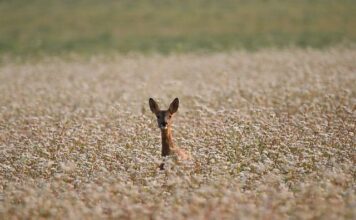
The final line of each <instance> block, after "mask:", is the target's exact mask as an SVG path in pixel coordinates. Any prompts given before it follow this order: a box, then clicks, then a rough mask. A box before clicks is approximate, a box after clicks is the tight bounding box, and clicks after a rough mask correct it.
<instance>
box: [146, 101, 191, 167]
mask: <svg viewBox="0 0 356 220" xmlns="http://www.w3.org/2000/svg"><path fill="white" fill-rule="evenodd" d="M149 105H150V109H151V111H152V112H153V113H154V114H155V115H156V117H157V123H158V127H159V128H160V129H161V138H162V156H163V157H166V156H170V155H175V156H176V157H177V159H178V160H188V159H190V155H189V154H188V153H187V152H186V151H185V150H183V149H180V148H178V147H176V146H175V145H174V143H173V134H172V118H173V117H172V116H173V115H174V113H176V112H177V110H178V107H179V99H178V98H176V99H174V100H173V102H172V103H171V104H170V106H169V108H168V110H164V111H161V110H160V109H159V107H158V104H157V103H156V102H155V101H154V100H153V99H152V98H150V100H149ZM160 169H161V170H163V169H164V163H162V164H161V165H160Z"/></svg>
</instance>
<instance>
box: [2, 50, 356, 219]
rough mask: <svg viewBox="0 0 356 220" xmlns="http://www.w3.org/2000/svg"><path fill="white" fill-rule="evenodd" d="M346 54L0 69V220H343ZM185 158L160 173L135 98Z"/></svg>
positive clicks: (347, 184)
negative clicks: (173, 111) (171, 110)
mask: <svg viewBox="0 0 356 220" xmlns="http://www.w3.org/2000/svg"><path fill="white" fill-rule="evenodd" d="M355 60H356V50H354V49H327V50H324V51H316V50H301V49H290V50H272V49H269V50H264V51H260V52H254V53H253V52H235V53H221V54H210V55H197V54H185V55H183V54H182V55H169V56H161V55H150V56H142V55H128V56H114V57H107V56H105V57H93V58H91V59H82V58H74V59H64V58H48V59H43V60H40V61H31V62H27V63H23V62H16V61H6V62H3V63H2V64H1V66H0V94H1V98H0V219H30V218H32V219H39V218H55V219H99V218H120V219H173V218H174V219H186V218H190V219H287V218H289V219H319V218H321V219H355V218H356V194H355V171H356V170H355V161H356V152H355V130H356V129H355V121H356V113H355V105H356V86H355V85H356V62H355ZM149 97H153V98H155V99H156V100H158V101H159V103H160V105H161V106H162V107H168V104H169V103H170V102H171V101H172V100H173V98H175V97H179V98H180V108H179V110H178V113H177V115H176V116H175V118H174V128H173V130H174V138H175V142H176V144H177V145H178V146H180V147H181V148H184V149H186V150H188V151H190V152H191V154H192V157H193V159H192V160H191V161H187V162H181V163H176V162H174V160H170V161H168V164H167V166H166V167H167V169H166V170H164V171H160V170H159V169H158V166H159V164H160V162H161V158H160V145H161V143H160V133H159V129H158V128H157V125H156V122H155V117H154V115H153V114H152V113H151V112H150V110H149V106H148V98H149Z"/></svg>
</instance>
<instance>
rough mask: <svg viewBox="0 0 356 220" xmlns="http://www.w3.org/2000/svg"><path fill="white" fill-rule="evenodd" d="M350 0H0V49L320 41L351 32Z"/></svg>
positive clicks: (175, 48) (345, 37) (154, 48)
mask: <svg viewBox="0 0 356 220" xmlns="http://www.w3.org/2000/svg"><path fill="white" fill-rule="evenodd" d="M355 11H356V4H355V1H350V0H339V1H335V0H326V1H324V0H323V1H321V0H314V1H309V0H301V1H292V0H287V1H280V0H268V1H266V0H250V1H247V0H237V1H233V0H221V1H209V0H204V1H203V0H191V1H156V0H139V1H128V0H123V1H113V0H105V1H97V0H89V1H84V0H78V1H45V0H37V1H31V3H29V2H27V1H22V0H15V1H0V14H1V18H0V53H2V54H4V53H11V54H18V55H24V54H27V55H33V54H40V53H45V54H60V53H67V52H77V53H84V54H88V53H89V54H92V53H95V52H106V53H107V52H122V53H126V52H130V51H137V52H160V53H170V52H189V51H223V50H235V49H259V48H265V47H288V46H298V47H316V48H322V47H328V46H331V45H335V44H340V43H343V42H351V43H353V42H354V41H355V40H356V30H355V28H354V27H355V26H356V15H355V14H356V13H354V12H355Z"/></svg>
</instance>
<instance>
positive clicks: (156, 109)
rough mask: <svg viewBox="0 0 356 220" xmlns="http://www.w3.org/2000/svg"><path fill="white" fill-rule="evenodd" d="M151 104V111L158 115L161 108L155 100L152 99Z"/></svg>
mask: <svg viewBox="0 0 356 220" xmlns="http://www.w3.org/2000/svg"><path fill="white" fill-rule="evenodd" d="M149 104H150V109H151V111H152V112H153V113H155V114H156V113H157V112H158V111H159V107H158V105H157V103H156V101H155V100H153V98H150V100H149Z"/></svg>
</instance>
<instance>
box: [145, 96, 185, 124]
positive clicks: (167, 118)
mask: <svg viewBox="0 0 356 220" xmlns="http://www.w3.org/2000/svg"><path fill="white" fill-rule="evenodd" d="M149 104H150V109H151V111H152V112H153V113H154V114H155V115H156V117H157V124H158V127H159V128H160V129H161V130H166V129H168V128H169V127H171V125H172V116H173V114H174V113H176V112H177V110H178V107H179V99H178V98H175V99H174V100H173V102H172V103H171V104H170V106H169V108H168V110H164V111H161V110H160V108H159V106H158V104H157V103H156V101H155V100H153V99H152V98H150V100H149Z"/></svg>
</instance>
